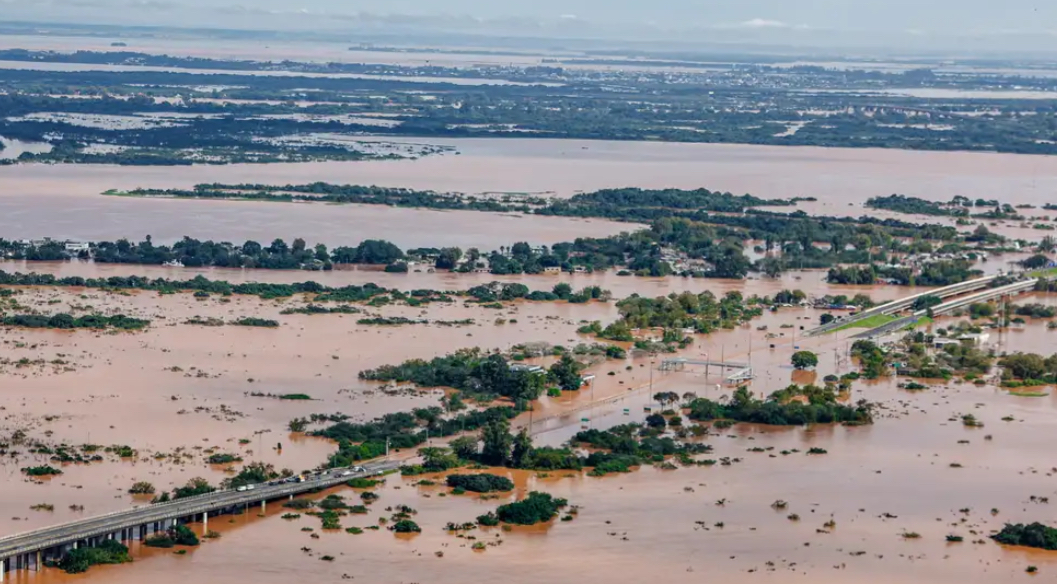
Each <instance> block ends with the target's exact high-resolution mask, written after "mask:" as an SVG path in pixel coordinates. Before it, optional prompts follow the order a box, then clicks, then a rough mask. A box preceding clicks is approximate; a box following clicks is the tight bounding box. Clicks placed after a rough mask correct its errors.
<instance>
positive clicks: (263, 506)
mask: <svg viewBox="0 0 1057 584" xmlns="http://www.w3.org/2000/svg"><path fill="white" fill-rule="evenodd" d="M267 503H268V502H267V501H265V500H263V499H262V500H261V515H264V513H265V511H267Z"/></svg>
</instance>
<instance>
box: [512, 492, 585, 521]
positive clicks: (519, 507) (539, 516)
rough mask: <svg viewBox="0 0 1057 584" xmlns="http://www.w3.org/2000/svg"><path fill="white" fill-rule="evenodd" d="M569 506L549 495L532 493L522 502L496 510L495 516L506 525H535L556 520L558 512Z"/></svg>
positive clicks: (563, 500) (562, 500)
mask: <svg viewBox="0 0 1057 584" xmlns="http://www.w3.org/2000/svg"><path fill="white" fill-rule="evenodd" d="M568 504H569V503H568V501H566V500H565V499H558V498H555V497H552V496H551V495H549V494H547V493H540V492H539V491H532V492H531V493H529V495H528V497H526V498H525V499H523V500H521V501H517V502H515V503H509V504H507V505H500V506H499V508H498V509H496V511H495V514H496V517H498V518H499V520H500V521H502V522H504V523H513V524H515V525H535V524H537V523H542V522H545V521H550V520H551V519H554V517H555V516H556V515H557V514H558V510H559V509H561V508H563V507H565V506H566V505H568Z"/></svg>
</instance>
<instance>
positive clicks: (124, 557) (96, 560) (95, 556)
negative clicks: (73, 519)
mask: <svg viewBox="0 0 1057 584" xmlns="http://www.w3.org/2000/svg"><path fill="white" fill-rule="evenodd" d="M131 561H132V558H130V557H129V555H128V548H127V547H125V546H124V545H122V544H121V543H119V542H116V541H114V540H110V539H107V540H103V542H102V543H100V544H99V545H98V546H96V547H83V548H79V549H75V550H71V551H69V552H66V553H65V554H64V555H63V556H62V559H60V560H59V562H58V564H57V566H58V567H59V568H60V569H62V570H63V571H65V572H66V573H67V574H80V573H82V572H87V571H88V568H90V567H92V566H94V565H96V564H122V563H125V562H131Z"/></svg>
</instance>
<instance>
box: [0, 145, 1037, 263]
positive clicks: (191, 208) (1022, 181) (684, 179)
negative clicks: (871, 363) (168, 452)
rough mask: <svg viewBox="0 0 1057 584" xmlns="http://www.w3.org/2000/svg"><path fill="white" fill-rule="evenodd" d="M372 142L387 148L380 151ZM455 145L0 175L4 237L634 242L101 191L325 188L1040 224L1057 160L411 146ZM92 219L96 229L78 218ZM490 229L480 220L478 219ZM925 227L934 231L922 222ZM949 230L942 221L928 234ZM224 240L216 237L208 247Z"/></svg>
mask: <svg viewBox="0 0 1057 584" xmlns="http://www.w3.org/2000/svg"><path fill="white" fill-rule="evenodd" d="M378 139H379V140H383V141H399V140H390V139H389V138H378ZM406 141H409V142H418V143H426V142H428V143H432V144H443V145H447V146H453V147H455V148H457V149H458V151H459V152H460V154H459V155H453V154H448V155H437V156H427V157H425V158H422V159H419V160H404V161H365V162H319V163H303V164H267V165H254V164H234V165H227V166H194V167H191V168H172V167H135V168H131V167H116V166H104V165H98V166H96V165H15V166H7V167H0V184H3V185H4V189H3V192H2V193H0V212H2V213H3V214H4V216H5V217H8V218H9V221H8V222H7V223H5V225H4V232H5V233H4V236H5V237H9V238H11V237H16V238H20V237H40V236H43V235H52V236H57V237H68V238H75V239H114V238H118V237H137V238H138V237H142V236H143V235H146V234H151V235H153V236H154V237H155V238H157V239H158V240H159V241H168V240H173V239H178V238H180V237H182V236H183V235H190V236H193V237H199V238H217V237H223V238H227V239H230V240H234V241H241V240H243V239H248V238H255V239H259V240H270V239H271V238H274V237H280V236H285V237H287V238H293V237H298V236H311V238H312V239H313V240H318V241H323V242H326V243H328V244H330V245H341V244H349V243H355V242H358V241H360V240H362V239H366V238H372V237H377V238H385V239H391V240H393V241H395V242H396V243H398V244H400V245H402V246H405V247H415V246H439V245H456V244H458V245H462V246H463V247H469V246H474V245H476V246H480V247H483V248H486V249H494V248H496V247H498V246H499V245H509V244H510V243H513V242H514V241H518V240H527V241H532V242H537V243H553V242H557V241H563V240H565V241H567V240H569V239H571V238H573V237H576V236H592V235H594V236H599V235H609V234H613V233H617V232H619V231H622V230H633V229H634V228H635V227H634V226H633V225H622V224H615V223H611V222H606V221H598V220H593V221H584V220H571V219H564V218H543V217H531V218H525V217H512V216H506V215H494V214H489V215H487V216H482V215H480V214H476V213H468V212H463V213H460V212H446V213H442V212H438V211H427V210H410V209H391V208H384V207H377V206H362V205H314V204H273V203H266V202H245V201H242V202H233V201H189V200H161V199H152V200H142V199H125V198H111V197H103V196H101V195H100V193H101V192H103V191H105V190H107V189H112V188H116V189H132V188H136V187H156V188H173V187H177V188H187V187H191V186H193V185H194V184H196V183H202V182H225V183H241V182H250V183H272V184H288V183H307V182H313V181H327V182H334V183H352V184H374V185H382V186H391V187H408V188H417V189H432V190H438V191H457V192H464V193H481V192H519V193H546V194H553V195H557V196H571V195H572V194H575V193H576V192H580V191H592V190H596V189H600V188H611V187H627V186H637V187H643V188H666V187H677V188H687V189H695V188H701V187H704V188H709V189H713V190H725V191H731V192H734V193H737V194H741V193H752V194H754V195H757V196H761V197H766V198H788V197H795V196H801V197H803V196H814V197H817V198H818V199H819V201H818V202H817V203H802V204H801V208H803V209H805V210H806V211H808V212H810V213H813V214H824V215H837V216H849V215H850V216H853V217H857V216H860V215H863V214H868V215H873V216H893V217H899V218H903V219H912V220H918V221H924V220H926V219H928V218H924V217H915V216H906V215H904V216H900V215H897V214H894V215H886V214H884V213H877V212H875V211H873V210H867V209H864V208H863V207H862V204H863V203H864V202H865V201H866V199H868V198H870V197H873V196H884V195H888V194H891V193H901V194H905V195H909V196H916V197H922V198H926V199H930V200H936V201H947V200H950V199H951V198H952V197H953V196H955V195H962V196H966V197H970V198H972V199H976V198H985V199H991V198H998V199H1001V200H1002V201H1003V202H1010V203H1028V204H1034V205H1036V206H1037V207H1040V208H1039V209H1036V210H1034V211H1028V212H1027V213H1028V214H1029V215H1035V216H1040V217H1041V216H1045V215H1052V214H1050V213H1047V212H1045V211H1043V210H1041V206H1042V204H1043V203H1046V202H1049V199H1048V193H1050V192H1052V191H1053V190H1054V189H1055V188H1057V158H1054V157H1045V156H1018V155H1011V154H992V153H968V152H910V151H897V150H891V151H889V150H870V149H841V148H787V147H767V146H744V145H712V144H674V143H653V142H613V141H587V140H547V139H445V140H428V139H407V140H406ZM86 216H91V217H92V218H93V220H92V221H85V220H84V217H86ZM484 217H487V219H486V220H483V219H484ZM929 220H930V221H933V222H935V221H937V219H935V218H932V219H929ZM940 221H946V220H940ZM996 230H998V231H1000V232H1003V233H1005V234H1007V235H1013V236H1016V237H1024V238H1028V239H1037V238H1039V237H1041V236H1042V235H1044V234H1045V232H1042V231H1039V230H1033V229H1030V228H1027V229H1023V228H1020V227H1019V224H1014V223H1008V224H1005V225H1001V224H1000V225H998V226H997V228H996ZM218 234H223V235H218Z"/></svg>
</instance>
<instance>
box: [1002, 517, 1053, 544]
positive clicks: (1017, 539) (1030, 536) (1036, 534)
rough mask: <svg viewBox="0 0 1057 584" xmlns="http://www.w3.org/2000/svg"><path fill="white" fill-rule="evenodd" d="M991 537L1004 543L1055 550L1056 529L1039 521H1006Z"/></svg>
mask: <svg viewBox="0 0 1057 584" xmlns="http://www.w3.org/2000/svg"><path fill="white" fill-rule="evenodd" d="M991 539H993V540H995V541H997V542H998V543H1004V544H1006V545H1022V546H1025V547H1033V548H1040V549H1044V550H1051V551H1055V550H1057V529H1054V528H1052V527H1047V526H1045V525H1043V524H1041V523H1038V522H1035V523H1031V524H1021V523H1017V524H1012V523H1007V524H1006V525H1005V527H1003V528H1002V531H999V532H998V533H996V534H995V535H992V536H991Z"/></svg>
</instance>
